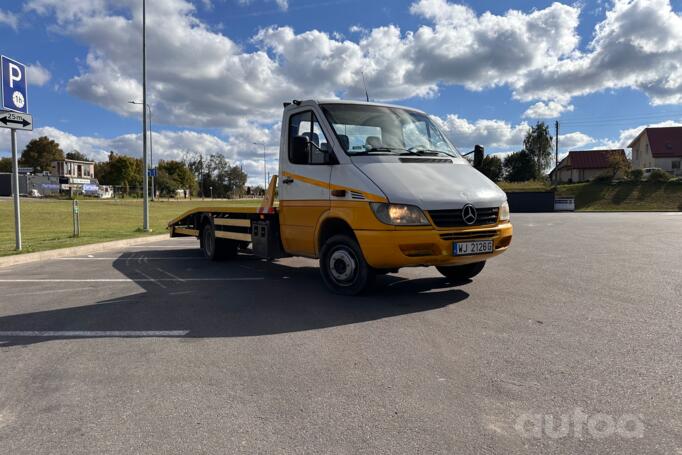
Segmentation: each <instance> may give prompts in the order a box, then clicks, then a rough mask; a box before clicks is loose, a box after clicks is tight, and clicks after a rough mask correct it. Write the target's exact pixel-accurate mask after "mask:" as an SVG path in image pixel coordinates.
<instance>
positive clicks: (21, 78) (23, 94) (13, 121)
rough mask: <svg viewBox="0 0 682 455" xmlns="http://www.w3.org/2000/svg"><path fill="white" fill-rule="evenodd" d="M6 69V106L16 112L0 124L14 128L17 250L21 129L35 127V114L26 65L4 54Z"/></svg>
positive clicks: (1, 66)
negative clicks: (30, 104) (30, 107)
mask: <svg viewBox="0 0 682 455" xmlns="http://www.w3.org/2000/svg"><path fill="white" fill-rule="evenodd" d="M0 70H1V71H0V73H2V97H1V98H2V108H3V109H6V110H9V111H13V112H0V128H10V130H11V131H10V135H11V138H12V195H13V199H14V235H15V238H16V248H17V251H21V207H20V205H19V204H20V202H19V158H18V156H17V155H18V154H17V130H27V131H32V130H33V118H32V117H31V116H30V115H29V114H28V82H27V79H26V65H23V64H21V63H19V62H17V61H16V60H12V59H10V58H7V57H5V56H4V55H3V56H1V57H0Z"/></svg>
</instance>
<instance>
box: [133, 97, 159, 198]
mask: <svg viewBox="0 0 682 455" xmlns="http://www.w3.org/2000/svg"><path fill="white" fill-rule="evenodd" d="M128 104H138V105H142V104H143V103H140V102H139V101H128ZM145 106H146V108H147V110H148V111H149V161H150V162H151V163H150V164H151V166H152V169H154V132H153V131H152V108H151V107H150V106H149V104H145ZM143 109H144V108H143ZM155 196H156V191H155V189H154V176H153V175H152V200H154V198H155Z"/></svg>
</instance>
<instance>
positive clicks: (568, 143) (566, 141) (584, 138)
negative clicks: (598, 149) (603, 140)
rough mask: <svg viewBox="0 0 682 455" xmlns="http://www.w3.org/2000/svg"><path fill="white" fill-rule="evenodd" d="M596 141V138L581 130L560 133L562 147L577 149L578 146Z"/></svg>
mask: <svg viewBox="0 0 682 455" xmlns="http://www.w3.org/2000/svg"><path fill="white" fill-rule="evenodd" d="M595 142H596V139H594V138H592V137H590V136H588V135H587V134H585V133H581V132H579V131H577V132H573V133H568V134H559V148H560V149H575V148H576V147H583V146H585V145H589V144H593V143H595Z"/></svg>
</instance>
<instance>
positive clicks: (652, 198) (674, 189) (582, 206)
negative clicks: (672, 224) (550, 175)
mask: <svg viewBox="0 0 682 455" xmlns="http://www.w3.org/2000/svg"><path fill="white" fill-rule="evenodd" d="M498 185H499V186H500V187H501V188H502V189H503V190H504V191H514V192H524V191H555V192H556V195H557V196H558V197H574V198H575V206H576V210H579V211H626V212H635V211H682V182H679V181H677V182H667V183H661V182H589V183H573V184H564V185H559V186H557V187H553V186H551V185H550V184H549V183H548V182H544V181H530V182H519V183H509V182H500V183H498Z"/></svg>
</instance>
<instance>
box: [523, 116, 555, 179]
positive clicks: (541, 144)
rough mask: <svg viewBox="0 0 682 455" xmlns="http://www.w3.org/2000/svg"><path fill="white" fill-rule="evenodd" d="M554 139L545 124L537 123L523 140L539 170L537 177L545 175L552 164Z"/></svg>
mask: <svg viewBox="0 0 682 455" xmlns="http://www.w3.org/2000/svg"><path fill="white" fill-rule="evenodd" d="M553 141H554V138H553V137H552V135H551V134H549V127H548V126H547V124H545V122H537V123H536V124H535V126H534V127H532V128H531V129H530V130H529V131H528V133H526V138H525V139H524V140H523V148H524V150H526V151H527V152H528V154H529V155H530V156H531V158H532V159H533V161H534V162H535V168H536V170H537V172H536V175H537V176H541V175H544V173H545V170H546V169H547V168H548V167H549V166H550V164H551V162H552V144H553Z"/></svg>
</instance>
